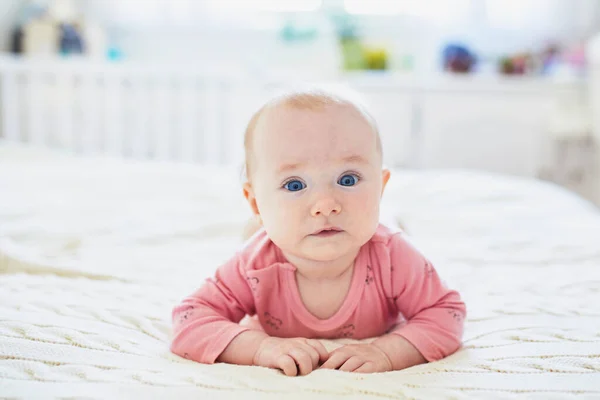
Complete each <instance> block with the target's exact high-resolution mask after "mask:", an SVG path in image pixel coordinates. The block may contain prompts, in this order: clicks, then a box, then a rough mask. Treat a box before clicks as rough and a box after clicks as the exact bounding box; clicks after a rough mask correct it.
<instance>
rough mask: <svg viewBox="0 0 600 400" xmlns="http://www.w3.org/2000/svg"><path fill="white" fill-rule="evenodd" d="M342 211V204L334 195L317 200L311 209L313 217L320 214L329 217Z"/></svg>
mask: <svg viewBox="0 0 600 400" xmlns="http://www.w3.org/2000/svg"><path fill="white" fill-rule="evenodd" d="M340 212H342V206H341V205H340V203H339V202H337V201H336V200H335V199H334V198H332V197H325V198H322V199H319V200H317V201H316V202H315V204H314V205H313V206H312V209H311V210H310V213H311V215H312V216H313V217H316V216H319V215H323V216H325V217H328V216H330V215H331V214H339V213H340Z"/></svg>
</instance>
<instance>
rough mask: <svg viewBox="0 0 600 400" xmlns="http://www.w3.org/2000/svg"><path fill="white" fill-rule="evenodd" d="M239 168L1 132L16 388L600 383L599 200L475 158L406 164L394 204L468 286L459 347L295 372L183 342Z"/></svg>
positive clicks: (1, 265)
mask: <svg viewBox="0 0 600 400" xmlns="http://www.w3.org/2000/svg"><path fill="white" fill-rule="evenodd" d="M239 184H240V178H239V173H238V171H237V170H236V169H234V168H230V169H228V168H209V167H199V166H190V165H187V166H186V165H174V164H158V163H152V164H151V163H134V162H122V161H117V160H106V159H93V158H75V157H71V156H67V155H57V154H54V153H46V152H43V151H41V152H40V151H34V150H31V149H22V148H20V147H14V146H7V145H6V144H5V145H3V146H0V397H3V396H5V397H9V398H10V397H23V398H55V397H65V398H66V397H68V398H82V397H83V398H110V399H112V398H211V399H212V398H227V399H229V398H231V399H239V398H243V399H252V398H261V399H280V398H283V397H284V396H286V397H288V398H302V399H304V398H316V399H320V398H324V399H325V398H327V399H329V398H340V399H354V398H356V399H369V398H373V399H381V398H384V399H385V398H426V399H432V398H454V399H465V398H486V399H487V398H501V399H513V398H515V399H517V398H523V397H526V398H533V399H550V398H556V399H569V398H575V397H578V398H579V397H581V398H600V213H598V211H597V210H596V209H595V208H594V207H593V206H592V205H590V204H588V203H586V202H584V201H583V200H580V199H578V198H577V197H575V196H573V195H571V194H569V193H567V192H565V191H564V190H562V189H559V188H557V187H554V186H549V185H545V184H542V183H536V182H532V181H527V180H520V179H516V178H507V177H501V176H495V175H489V174H480V173H471V172H464V171H462V172H461V171H444V172H440V171H430V172H410V171H402V172H400V171H395V172H394V173H393V177H392V179H391V181H390V185H389V187H388V190H387V192H386V195H385V198H384V205H383V209H384V216H385V218H386V219H393V220H400V221H401V223H402V225H404V226H405V227H406V229H407V231H408V232H409V234H410V235H411V236H412V237H413V239H414V240H415V242H416V244H417V245H418V246H419V247H420V248H421V250H422V251H423V252H425V253H426V254H427V255H428V256H429V257H430V258H431V259H433V260H434V261H435V263H436V267H437V268H438V270H439V272H440V274H441V275H442V276H443V277H444V278H445V279H446V280H447V281H448V283H449V284H450V285H451V286H453V287H456V288H457V289H458V290H460V292H461V294H462V295H463V298H464V299H465V301H466V303H467V306H468V312H469V315H468V319H467V322H466V333H465V337H464V348H463V349H462V350H460V351H459V352H458V353H456V354H454V355H453V356H451V357H448V358H447V359H445V360H442V361H439V362H435V363H430V364H427V365H421V366H417V367H414V368H410V369H407V370H404V371H398V372H392V373H384V374H373V375H360V374H349V373H343V372H338V371H316V372H314V373H312V374H310V375H308V376H306V377H296V378H288V377H285V376H283V375H282V374H281V373H279V372H278V371H275V370H269V369H265V368H259V367H242V366H233V365H224V364H217V365H211V366H207V365H201V364H197V363H194V362H191V361H188V360H184V359H181V358H179V357H177V356H174V355H172V354H170V353H169V349H168V343H169V335H170V312H171V308H172V307H173V305H174V304H176V303H177V302H178V301H179V300H180V299H181V298H182V297H183V296H185V295H187V294H189V293H190V292H191V291H192V290H193V289H195V288H196V287H197V286H199V285H200V284H201V282H202V280H203V279H204V278H205V277H206V276H208V275H210V274H211V273H212V272H213V271H214V269H215V268H216V266H218V265H219V264H220V263H221V262H222V261H224V260H225V259H227V258H228V257H229V256H230V255H231V254H232V251H233V250H234V249H235V248H236V246H238V245H239V244H240V242H241V237H240V232H241V231H242V228H243V225H244V222H245V220H246V218H247V217H248V215H249V210H248V208H247V206H246V205H245V204H244V200H243V198H242V194H241V189H240V185H239ZM326 345H327V346H328V347H330V348H333V347H335V346H337V345H339V343H335V342H326Z"/></svg>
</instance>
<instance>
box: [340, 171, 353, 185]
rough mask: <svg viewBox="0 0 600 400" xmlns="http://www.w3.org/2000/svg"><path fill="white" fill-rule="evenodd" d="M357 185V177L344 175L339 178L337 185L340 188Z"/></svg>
mask: <svg viewBox="0 0 600 400" xmlns="http://www.w3.org/2000/svg"><path fill="white" fill-rule="evenodd" d="M357 183H358V177H357V176H356V175H354V174H346V175H344V176H342V177H341V178H340V180H339V181H338V184H340V185H342V186H354V185H356V184H357Z"/></svg>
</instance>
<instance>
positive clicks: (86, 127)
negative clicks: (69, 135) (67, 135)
mask: <svg viewBox="0 0 600 400" xmlns="http://www.w3.org/2000/svg"><path fill="white" fill-rule="evenodd" d="M97 85H98V80H97V79H96V76H95V75H94V74H82V76H81V86H80V87H79V91H80V98H81V126H77V127H76V128H75V130H76V132H77V134H78V135H80V144H81V151H82V152H83V153H84V154H92V153H95V152H97V151H98V145H99V143H100V140H99V132H100V131H99V129H98V109H99V107H98V103H97V101H96V99H97V97H96V95H97V92H98V86H97Z"/></svg>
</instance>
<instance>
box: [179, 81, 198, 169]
mask: <svg viewBox="0 0 600 400" xmlns="http://www.w3.org/2000/svg"><path fill="white" fill-rule="evenodd" d="M179 98H180V104H179V106H180V112H181V114H180V117H181V118H180V121H179V122H180V124H179V135H178V146H177V148H178V149H179V151H178V154H177V156H178V157H179V158H180V159H181V160H182V161H186V162H193V161H195V160H196V157H197V154H198V152H197V140H196V138H197V134H198V124H197V112H198V110H197V109H198V87H197V86H196V81H195V79H185V80H183V81H182V82H181V85H180V87H179Z"/></svg>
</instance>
